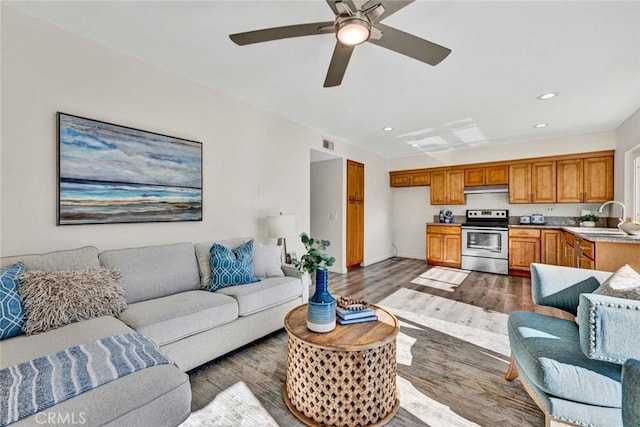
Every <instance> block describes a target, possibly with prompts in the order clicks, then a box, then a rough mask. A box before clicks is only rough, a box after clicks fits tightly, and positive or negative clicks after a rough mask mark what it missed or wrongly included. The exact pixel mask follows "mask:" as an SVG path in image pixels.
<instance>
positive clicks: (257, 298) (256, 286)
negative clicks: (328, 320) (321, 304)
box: [215, 277, 302, 316]
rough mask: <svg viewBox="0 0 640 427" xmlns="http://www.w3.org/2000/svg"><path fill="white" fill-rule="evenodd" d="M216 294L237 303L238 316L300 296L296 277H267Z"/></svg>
mask: <svg viewBox="0 0 640 427" xmlns="http://www.w3.org/2000/svg"><path fill="white" fill-rule="evenodd" d="M215 293H216V294H224V295H229V296H231V297H233V298H235V299H236V300H237V301H238V313H239V315H240V316H249V315H250V314H253V313H257V312H259V311H262V310H265V309H267V308H270V307H274V306H276V305H279V304H282V303H283V302H286V301H291V300H293V299H295V298H298V297H300V296H301V295H302V284H301V281H300V279H298V278H297V277H268V278H266V279H262V281H260V282H256V283H251V284H249V285H242V286H232V287H229V288H224V289H220V290H218V291H216V292H215Z"/></svg>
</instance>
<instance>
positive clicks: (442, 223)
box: [427, 222, 462, 227]
mask: <svg viewBox="0 0 640 427" xmlns="http://www.w3.org/2000/svg"><path fill="white" fill-rule="evenodd" d="M427 225H454V226H458V227H460V226H461V225H462V224H454V223H451V222H449V223H446V222H427Z"/></svg>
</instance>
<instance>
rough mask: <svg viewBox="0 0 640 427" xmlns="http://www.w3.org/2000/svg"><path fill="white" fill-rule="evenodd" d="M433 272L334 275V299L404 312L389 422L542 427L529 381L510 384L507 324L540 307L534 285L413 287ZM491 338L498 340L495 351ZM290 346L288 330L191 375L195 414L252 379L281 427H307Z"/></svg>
mask: <svg viewBox="0 0 640 427" xmlns="http://www.w3.org/2000/svg"><path fill="white" fill-rule="evenodd" d="M428 268H430V267H429V266H427V265H426V263H425V262H424V261H420V260H414V259H406V258H392V259H389V260H386V261H383V262H380V263H377V264H374V265H372V266H369V267H362V268H358V269H355V270H352V271H350V272H349V273H347V274H342V275H341V274H334V273H331V274H330V282H329V290H330V292H331V293H332V294H333V295H344V296H350V297H355V298H362V299H365V300H367V301H369V302H372V303H379V304H381V305H383V306H387V307H388V306H389V305H393V306H394V307H397V310H396V311H397V313H396V315H397V317H398V318H399V320H400V321H401V324H402V327H401V333H400V335H399V338H398V353H399V355H400V356H399V357H400V359H402V360H399V363H398V376H399V382H401V383H402V384H401V386H402V388H403V390H405V393H404V394H403V395H402V396H403V397H402V398H401V408H400V410H399V411H398V413H397V415H396V416H395V417H394V419H393V420H392V421H391V422H390V423H389V425H390V426H433V427H438V426H458V425H474V424H475V425H481V426H543V425H544V419H543V416H542V413H541V412H540V411H539V409H538V408H537V407H536V406H535V404H534V403H533V401H532V400H531V399H530V398H529V396H528V395H527V394H526V392H525V391H524V389H523V388H522V386H521V385H520V382H519V381H517V380H516V381H513V382H508V381H505V380H504V377H503V375H504V372H505V370H506V368H507V362H508V344H505V339H504V334H505V325H504V318H505V317H506V316H505V315H506V314H508V313H510V312H511V311H514V310H528V311H531V310H532V308H533V302H532V301H531V296H530V295H531V288H530V281H529V279H527V278H521V277H512V276H501V275H495V274H486V273H478V272H472V273H470V274H469V275H468V277H467V278H466V279H465V280H464V281H463V282H462V283H461V284H460V285H458V286H457V287H455V288H454V289H453V291H449V290H445V289H438V288H436V287H429V286H423V285H418V284H413V283H411V280H413V279H415V278H416V277H417V276H419V275H420V274H422V273H424V272H425V271H426V270H427V269H428ZM392 311H393V310H392ZM398 313H399V314H398ZM470 331H471V332H470ZM474 331H475V332H474ZM492 337H499V338H500V339H498V340H496V341H499V342H497V343H495V345H492V344H493V343H491V342H489V341H491V339H492ZM286 344H287V335H286V333H285V332H284V330H281V331H278V332H275V333H273V334H271V335H269V336H268V337H265V338H263V339H261V340H259V341H257V342H255V343H253V344H250V345H248V346H246V347H244V348H242V349H239V350H236V351H234V352H232V353H230V354H228V355H226V356H223V357H221V358H218V359H216V360H214V361H212V362H209V363H207V364H205V365H203V366H201V367H199V368H196V369H194V370H193V371H190V372H189V376H190V379H191V389H192V394H193V400H192V410H193V411H196V410H198V409H200V408H202V407H204V406H206V405H207V404H208V403H209V402H211V400H213V398H215V396H216V394H217V393H219V392H220V391H222V390H224V389H226V388H227V387H230V386H231V385H233V384H234V383H236V382H237V381H244V382H245V383H246V384H247V386H248V387H249V388H250V389H251V391H252V392H253V394H254V395H255V396H256V397H257V398H258V400H259V401H260V402H261V404H262V406H264V408H265V409H266V410H267V411H269V413H270V414H271V415H272V416H273V417H274V419H275V420H276V421H277V422H278V423H279V424H280V425H281V426H283V427H285V426H298V425H301V424H300V423H299V422H298V421H297V419H296V418H294V417H293V416H292V415H291V414H290V413H289V411H288V410H287V408H286V406H285V404H284V402H283V401H282V384H283V382H284V380H285V375H286ZM505 345H506V346H507V348H506V349H505Z"/></svg>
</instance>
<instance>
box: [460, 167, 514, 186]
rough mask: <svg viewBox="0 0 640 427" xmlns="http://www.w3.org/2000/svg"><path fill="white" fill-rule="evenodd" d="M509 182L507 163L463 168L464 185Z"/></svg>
mask: <svg viewBox="0 0 640 427" xmlns="http://www.w3.org/2000/svg"><path fill="white" fill-rule="evenodd" d="M508 183H509V168H508V166H507V165H500V166H487V167H478V168H469V169H465V170H464V186H465V187H475V186H479V185H498V184H508Z"/></svg>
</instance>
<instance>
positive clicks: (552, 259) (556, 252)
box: [540, 228, 562, 265]
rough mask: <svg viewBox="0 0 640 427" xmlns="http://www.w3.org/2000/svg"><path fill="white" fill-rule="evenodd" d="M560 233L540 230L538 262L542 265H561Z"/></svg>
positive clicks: (558, 231)
mask: <svg viewBox="0 0 640 427" xmlns="http://www.w3.org/2000/svg"><path fill="white" fill-rule="evenodd" d="M561 236H562V231H560V230H553V229H552V230H549V229H544V228H543V229H541V230H540V262H541V263H543V264H551V265H562V256H561V255H562V238H561Z"/></svg>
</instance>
